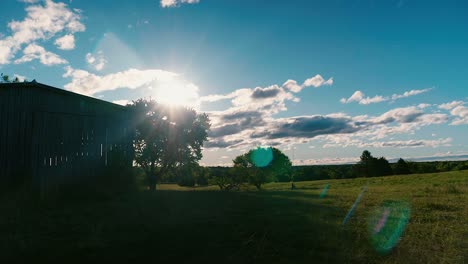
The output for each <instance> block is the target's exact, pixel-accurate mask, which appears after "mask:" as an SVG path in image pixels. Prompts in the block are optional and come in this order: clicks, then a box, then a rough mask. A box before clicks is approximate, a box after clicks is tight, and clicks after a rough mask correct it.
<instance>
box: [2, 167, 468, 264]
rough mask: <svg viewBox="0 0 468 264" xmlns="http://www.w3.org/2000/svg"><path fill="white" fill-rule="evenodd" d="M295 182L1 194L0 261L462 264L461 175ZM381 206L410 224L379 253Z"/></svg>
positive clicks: (464, 182)
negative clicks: (73, 194)
mask: <svg viewBox="0 0 468 264" xmlns="http://www.w3.org/2000/svg"><path fill="white" fill-rule="evenodd" d="M326 184H330V188H329V190H328V193H327V196H326V197H325V198H324V199H319V194H320V193H321V191H322V188H323V187H324V186H325V185H326ZM366 185H367V192H366V193H364V195H363V197H362V200H361V202H360V203H359V204H358V206H357V208H356V211H355V212H354V214H353V215H352V217H351V218H350V219H349V221H348V223H347V224H346V225H345V226H342V224H341V223H342V221H343V218H344V217H345V215H346V213H347V211H348V210H349V208H350V207H351V206H352V204H353V203H354V200H355V199H356V197H357V196H358V194H359V193H360V191H361V188H362V187H363V186H366ZM296 186H297V189H296V190H290V184H282V183H271V184H267V185H265V186H264V190H263V191H254V190H253V189H249V190H244V191H240V192H222V191H218V190H217V188H216V187H214V186H210V187H207V188H181V187H178V186H176V185H162V186H159V190H158V191H156V192H153V193H152V192H148V191H141V192H135V193H129V194H125V195H120V196H116V197H107V198H101V199H94V198H93V199H91V198H89V199H80V200H76V199H74V200H61V201H55V202H52V201H49V202H45V203H44V202H37V203H32V202H31V201H18V200H15V199H12V198H10V199H8V198H4V199H3V200H2V201H0V209H1V211H0V212H1V217H0V250H1V252H0V262H2V263H12V262H14V261H18V262H23V261H27V260H29V261H35V262H36V261H40V260H47V261H49V262H51V261H57V262H58V261H60V262H62V263H70V262H75V263H82V262H84V261H93V262H94V261H109V262H110V261H112V262H130V261H139V260H149V261H150V262H151V263H168V262H170V263H188V262H190V263H211V262H216V263H468V253H467V252H468V245H467V243H468V224H467V219H468V205H467V204H468V171H460V172H448V173H437V174H424V175H408V176H391V177H381V178H370V179H365V178H358V179H347V180H327V181H313V182H299V183H296ZM385 200H399V201H407V202H408V204H409V205H410V207H411V218H410V220H409V224H408V225H407V228H406V230H405V231H404V233H403V236H402V237H401V239H400V242H399V244H398V245H397V246H396V247H395V248H394V249H393V250H392V251H391V252H390V253H389V254H387V255H380V254H378V253H377V252H376V251H375V249H374V248H373V247H372V245H371V243H370V242H369V234H368V230H367V218H368V216H369V214H370V213H371V212H372V210H373V209H374V208H375V207H376V206H378V205H380V204H381V203H382V202H383V201H385ZM61 260H64V261H61Z"/></svg>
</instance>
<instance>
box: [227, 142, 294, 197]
mask: <svg viewBox="0 0 468 264" xmlns="http://www.w3.org/2000/svg"><path fill="white" fill-rule="evenodd" d="M270 155H271V157H270ZM259 156H262V157H259ZM259 160H261V162H258V161H259ZM266 160H269V161H268V162H266ZM233 163H234V170H235V172H236V174H237V175H242V177H245V178H246V181H247V182H249V183H250V184H253V185H255V187H257V189H260V188H261V186H262V184H264V183H265V182H269V181H277V180H278V178H280V177H290V176H291V170H292V163H291V161H290V160H289V157H288V156H286V155H285V154H284V153H283V152H281V150H279V149H277V148H271V147H268V148H261V147H259V148H257V149H252V150H250V151H249V152H247V153H245V154H243V155H240V156H237V157H236V158H235V159H234V160H233ZM259 164H261V165H260V166H259Z"/></svg>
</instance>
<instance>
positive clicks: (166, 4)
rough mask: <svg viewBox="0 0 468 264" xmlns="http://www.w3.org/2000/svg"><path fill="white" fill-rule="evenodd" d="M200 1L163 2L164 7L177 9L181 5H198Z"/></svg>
mask: <svg viewBox="0 0 468 264" xmlns="http://www.w3.org/2000/svg"><path fill="white" fill-rule="evenodd" d="M199 2H200V0H161V1H160V3H161V6H162V7H177V6H180V5H181V4H197V3H199Z"/></svg>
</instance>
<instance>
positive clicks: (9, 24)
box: [0, 0, 468, 165]
mask: <svg viewBox="0 0 468 264" xmlns="http://www.w3.org/2000/svg"><path fill="white" fill-rule="evenodd" d="M0 14H1V15H0V72H3V73H4V74H9V75H10V76H16V77H18V78H20V79H24V78H25V79H26V80H29V81H30V80H32V79H35V80H36V81H38V82H40V83H44V84H48V85H51V86H55V87H58V88H60V89H65V90H69V91H72V92H76V93H80V94H84V95H87V96H92V97H96V98H99V99H102V100H106V101H110V102H115V103H119V104H126V103H129V102H131V101H132V100H136V99H138V98H153V99H156V100H157V101H159V102H161V103H166V104H178V105H184V106H188V107H192V108H195V109H196V110H197V111H200V112H206V113H207V114H208V115H209V116H210V119H211V122H212V127H211V131H210V133H209V140H208V141H207V142H206V144H205V145H204V150H203V154H204V157H203V159H202V161H201V163H202V164H203V165H230V164H232V159H233V158H234V157H235V156H237V155H240V154H242V153H245V152H246V151H248V150H249V149H251V148H254V147H257V146H274V147H277V148H279V149H280V150H282V151H283V152H284V153H286V154H287V155H288V156H289V157H290V158H291V159H292V160H293V163H294V164H296V165H305V164H334V163H350V162H355V161H357V159H358V158H359V156H360V154H361V153H362V151H363V150H366V149H367V150H369V151H371V153H372V154H373V155H374V156H377V157H380V156H384V157H387V158H388V159H393V158H398V157H403V158H406V159H410V160H411V159H415V160H416V159H421V158H423V159H424V158H425V157H427V158H428V159H429V158H430V159H434V158H440V159H446V158H451V157H455V156H461V155H468V137H467V135H468V78H467V76H468V63H467V61H468V45H467V43H468V16H467V14H468V4H467V3H466V2H464V1H410V0H396V1H390V0H388V1H371V0H355V1H354V0H346V1H344V0H343V1H339V0H333V1H330V0H328V1H308V0H291V1H280V0H278V1H271V0H259V1H253V0H223V1H221V0H139V1H131V0H128V1H118V0H101V1H90V0H66V1H58V0H4V1H2V9H1V11H0Z"/></svg>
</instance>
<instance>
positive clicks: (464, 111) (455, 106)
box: [438, 101, 468, 125]
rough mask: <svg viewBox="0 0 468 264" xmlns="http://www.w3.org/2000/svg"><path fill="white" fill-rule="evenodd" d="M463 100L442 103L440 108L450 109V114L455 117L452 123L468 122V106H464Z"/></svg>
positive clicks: (464, 123) (463, 123)
mask: <svg viewBox="0 0 468 264" xmlns="http://www.w3.org/2000/svg"><path fill="white" fill-rule="evenodd" d="M464 104H465V102H463V101H452V102H450V103H445V104H440V105H439V106H438V107H439V108H440V109H444V110H448V111H450V114H451V115H452V116H454V117H455V119H454V120H453V121H452V123H451V125H467V124H468V107H466V106H464Z"/></svg>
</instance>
